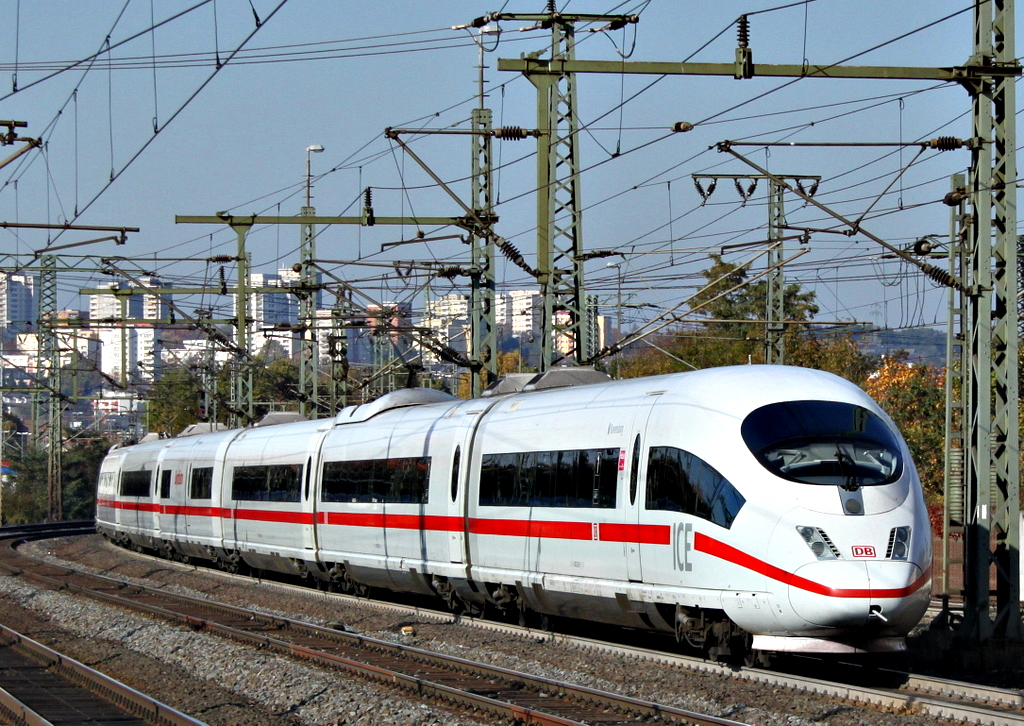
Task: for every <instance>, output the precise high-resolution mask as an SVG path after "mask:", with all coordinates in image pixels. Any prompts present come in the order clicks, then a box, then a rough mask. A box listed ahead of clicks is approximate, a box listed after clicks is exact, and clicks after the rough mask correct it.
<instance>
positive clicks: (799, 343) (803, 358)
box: [786, 329, 880, 386]
mask: <svg viewBox="0 0 1024 726" xmlns="http://www.w3.org/2000/svg"><path fill="white" fill-rule="evenodd" d="M786 363H787V364H789V365H794V366H803V367H804V368H814V369H816V370H819V371H828V372H829V373H835V374H836V375H837V376H841V377H842V378H845V379H846V380H848V381H853V382H854V383H856V384H857V385H860V386H863V385H864V383H865V382H866V381H867V380H868V376H869V375H871V374H872V373H873V372H874V371H875V370H877V369H878V366H879V363H880V358H878V357H877V356H871V355H866V354H865V353H863V352H861V348H860V345H859V344H858V343H857V341H855V340H854V339H853V338H852V337H850V336H849V335H847V334H844V335H841V336H838V337H837V336H818V335H813V334H811V333H810V332H808V331H807V330H798V329H792V330H790V331H788V332H787V334H786Z"/></svg>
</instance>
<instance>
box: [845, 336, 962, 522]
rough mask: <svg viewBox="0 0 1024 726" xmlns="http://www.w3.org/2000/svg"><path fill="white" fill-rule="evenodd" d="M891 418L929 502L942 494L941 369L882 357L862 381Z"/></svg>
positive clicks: (943, 398)
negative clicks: (880, 363)
mask: <svg viewBox="0 0 1024 726" xmlns="http://www.w3.org/2000/svg"><path fill="white" fill-rule="evenodd" d="M864 389H865V390H866V391H867V393H868V395H870V396H871V397H872V398H873V399H875V401H877V402H878V405H880V406H881V407H882V408H883V409H884V410H885V411H886V412H887V413H888V414H889V415H890V416H891V417H892V419H893V421H895V423H896V426H897V428H899V430H900V432H901V433H902V434H903V438H904V439H905V440H906V442H907V446H908V447H909V448H910V454H911V456H913V458H914V463H915V464H916V465H917V472H918V474H919V475H920V477H921V484H922V486H924V490H925V495H926V496H927V498H928V500H929V502H930V503H935V501H936V500H938V499H940V498H941V496H942V488H943V477H944V454H943V452H944V451H945V444H946V437H945V425H946V414H945V410H946V409H945V407H946V393H945V372H944V371H941V372H940V371H936V370H934V369H932V368H929V367H928V366H921V365H914V364H913V363H908V362H907V361H906V360H905V358H904V357H902V356H899V357H889V358H886V359H885V360H884V361H883V363H882V367H881V368H879V369H878V370H877V371H876V372H875V373H874V374H872V375H871V376H870V377H869V378H868V380H867V381H866V383H865V385H864Z"/></svg>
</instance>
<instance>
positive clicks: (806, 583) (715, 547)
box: [693, 532, 931, 598]
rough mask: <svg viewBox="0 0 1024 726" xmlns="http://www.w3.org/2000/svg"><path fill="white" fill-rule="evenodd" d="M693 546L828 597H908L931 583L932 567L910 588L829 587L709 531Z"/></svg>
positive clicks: (908, 586) (694, 541) (772, 577)
mask: <svg viewBox="0 0 1024 726" xmlns="http://www.w3.org/2000/svg"><path fill="white" fill-rule="evenodd" d="M693 548H694V550H696V551H697V552H703V553H705V554H708V555H711V556H712V557H717V558H719V559H722V560H725V561H726V562H731V563H733V564H734V565H739V566H740V567H743V568H746V569H748V570H752V571H754V572H757V573H758V574H761V575H764V576H765V577H770V578H771V579H773V580H777V581H779V582H781V583H783V584H786V585H790V586H791V587H796V588H799V589H800V590H806V591H807V592H812V593H814V594H815V595H824V596H826V597H847V598H849V597H852V598H894V597H906V596H907V595H910V594H912V593H914V592H917V591H918V590H920V589H921V588H922V587H923V586H924V585H925V583H927V582H928V580H929V578H930V577H931V568H930V567H929V568H928V569H927V570H925V571H924V572H923V573H922V574H921V576H920V577H919V578H917V579H916V580H915V581H914V582H912V583H911V584H909V585H907V586H906V587H896V588H889V589H885V590H876V589H872V588H841V587H829V586H827V585H822V584H821V583H819V582H814V581H813V580H808V579H807V578H805V577H800V576H799V575H795V574H794V573H792V572H787V571H786V570H783V569H782V568H780V567H776V566H775V565H769V564H768V563H767V562H765V561H764V560H759V559H757V558H756V557H754V556H752V555H748V554H747V553H746V552H743V551H741V550H738V549H736V548H735V547H731V546H730V545H727V544H725V543H724V542H719V541H718V540H716V539H714V538H713V537H709V536H708V535H706V534H703V533H701V532H697V533H695V534H694V536H693Z"/></svg>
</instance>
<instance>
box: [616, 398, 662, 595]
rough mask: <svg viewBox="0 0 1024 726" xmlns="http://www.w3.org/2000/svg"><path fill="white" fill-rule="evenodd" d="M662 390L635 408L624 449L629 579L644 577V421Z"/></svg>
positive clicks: (626, 547)
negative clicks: (642, 561) (642, 554)
mask: <svg viewBox="0 0 1024 726" xmlns="http://www.w3.org/2000/svg"><path fill="white" fill-rule="evenodd" d="M661 393H662V392H661V391H656V392H652V393H648V395H647V396H646V398H645V399H644V400H643V402H642V403H641V404H640V406H639V407H638V408H637V410H636V413H635V414H634V416H633V429H632V433H633V440H632V441H631V442H630V444H629V450H628V451H627V452H625V453H626V457H627V461H628V464H627V466H626V469H627V476H626V481H627V487H626V521H627V522H628V523H629V524H630V525H632V526H630V527H628V528H627V531H629V532H631V533H632V534H631V536H630V537H629V538H628V540H627V541H626V543H625V549H626V553H625V554H626V573H627V576H628V578H629V580H630V581H631V582H642V581H643V579H644V573H643V566H642V564H641V561H640V542H641V540H642V532H643V528H642V527H641V523H642V521H643V517H642V514H643V508H644V499H643V491H642V489H643V487H642V486H641V478H640V476H641V470H642V469H643V468H644V456H643V452H644V450H645V447H646V445H647V421H648V420H649V419H650V417H651V410H652V409H653V408H654V404H655V403H657V401H658V398H659V397H660V395H661Z"/></svg>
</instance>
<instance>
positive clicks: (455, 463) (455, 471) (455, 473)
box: [452, 446, 462, 502]
mask: <svg viewBox="0 0 1024 726" xmlns="http://www.w3.org/2000/svg"><path fill="white" fill-rule="evenodd" d="M461 458H462V447H460V446H456V447H455V456H454V457H452V501H453V502H454V501H455V499H456V497H458V496H459V459H461Z"/></svg>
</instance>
